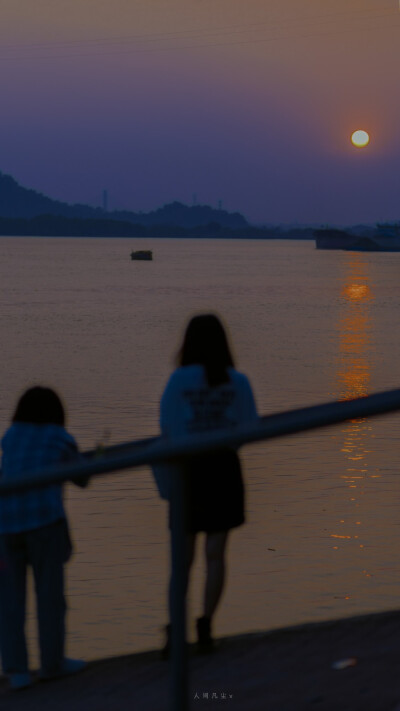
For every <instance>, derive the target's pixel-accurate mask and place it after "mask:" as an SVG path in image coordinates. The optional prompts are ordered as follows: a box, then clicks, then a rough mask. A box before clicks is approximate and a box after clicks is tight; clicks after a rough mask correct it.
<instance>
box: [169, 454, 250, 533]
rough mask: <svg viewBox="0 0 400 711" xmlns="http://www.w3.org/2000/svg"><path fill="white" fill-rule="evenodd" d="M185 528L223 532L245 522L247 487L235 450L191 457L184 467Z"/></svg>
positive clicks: (195, 530)
mask: <svg viewBox="0 0 400 711" xmlns="http://www.w3.org/2000/svg"><path fill="white" fill-rule="evenodd" d="M183 481H184V498H185V529H186V531H187V532H188V533H198V532H200V531H205V532H207V533H219V532H222V531H228V530H229V529H231V528H237V527H238V526H241V525H242V524H243V523H244V520H245V516H244V486H243V477H242V470H241V466H240V460H239V457H238V455H237V453H236V452H234V451H233V450H224V451H221V452H213V453H210V454H205V455H201V456H198V457H193V458H190V459H188V460H187V461H186V463H185V465H184V472H183Z"/></svg>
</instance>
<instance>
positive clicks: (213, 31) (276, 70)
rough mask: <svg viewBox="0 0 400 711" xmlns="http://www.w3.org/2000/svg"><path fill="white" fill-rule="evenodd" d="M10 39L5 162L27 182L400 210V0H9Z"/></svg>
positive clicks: (130, 193)
mask: <svg viewBox="0 0 400 711" xmlns="http://www.w3.org/2000/svg"><path fill="white" fill-rule="evenodd" d="M0 39H1V48H0V72H1V113H0V136H1V153H0V155H1V158H0V170H1V171H2V172H4V173H9V174H11V175H13V176H14V177H15V178H16V179H17V180H18V181H19V182H20V183H21V184H23V185H25V186H27V187H32V188H34V189H36V190H39V191H41V192H44V193H46V194H47V195H49V196H50V197H53V198H57V199H61V200H66V201H68V202H86V203H89V204H92V205H100V204H101V200H102V191H103V189H104V188H107V189H108V191H109V207H110V208H111V209H113V208H116V209H119V208H126V209H131V210H143V211H148V210H151V209H153V208H156V207H159V206H161V205H162V204H164V203H166V202H170V201H172V200H180V201H182V202H186V203H189V204H190V203H191V202H192V200H193V195H196V196H197V202H198V203H207V204H211V205H215V206H217V203H218V201H219V200H222V204H223V207H225V208H226V209H228V210H238V211H240V212H242V213H243V214H244V215H245V216H246V217H247V218H248V219H249V220H250V221H251V222H257V223H277V222H279V223H293V222H299V223H331V224H332V223H336V224H350V223H353V224H354V223H357V222H375V221H378V220H379V221H382V220H400V131H399V129H400V10H399V2H398V0H336V1H335V2H329V1H328V0H323V1H321V0H68V1H67V0H35V2H33V1H32V0H18V2H16V0H3V2H2V3H1V6H0ZM356 129H364V130H366V131H368V133H369V134H370V138H371V140H370V143H369V145H368V146H367V147H366V148H364V149H360V148H355V147H354V146H353V145H352V144H351V141H350V137H351V134H352V132H353V131H355V130H356Z"/></svg>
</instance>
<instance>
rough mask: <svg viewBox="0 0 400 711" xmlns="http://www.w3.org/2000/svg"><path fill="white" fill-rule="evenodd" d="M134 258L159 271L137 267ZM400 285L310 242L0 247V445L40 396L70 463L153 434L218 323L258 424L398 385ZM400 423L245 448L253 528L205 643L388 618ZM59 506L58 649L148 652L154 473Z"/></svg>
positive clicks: (398, 263) (159, 577)
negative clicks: (168, 395) (59, 413)
mask: <svg viewBox="0 0 400 711" xmlns="http://www.w3.org/2000/svg"><path fill="white" fill-rule="evenodd" d="M144 247H145V248H150V249H153V254H154V261H153V262H132V261H131V260H130V256H129V255H130V251H131V250H132V249H135V248H137V249H140V248H144ZM399 271H400V255H398V254H362V253H359V254H357V253H346V252H339V251H337V252H335V251H332V252H328V251H317V250H315V249H314V243H313V242H294V241H248V242H247V241H242V240H235V241H229V240H224V241H223V240H221V241H210V240H187V241H183V240H169V239H168V240H153V241H150V240H149V241H147V240H146V241H140V240H122V239H113V240H111V239H98V240H95V239H60V238H59V239H25V238H24V239H22V238H14V239H9V238H1V239H0V299H1V306H0V329H1V334H0V335H1V344H2V346H1V348H2V375H1V392H2V397H1V399H0V426H1V431H4V429H5V428H6V427H7V425H8V421H9V418H10V415H11V412H12V410H13V407H14V405H15V401H16V398H17V397H18V395H19V394H20V392H21V391H22V390H23V389H24V388H26V387H27V386H29V385H31V384H32V383H38V382H40V383H47V384H49V385H51V386H53V387H55V388H56V389H57V390H58V391H59V392H60V393H61V394H62V395H63V396H64V399H65V401H66V404H67V408H68V414H69V429H70V431H71V432H72V433H73V434H74V435H75V437H76V438H77V440H78V441H79V443H80V445H81V447H82V448H83V449H87V448H92V447H94V446H95V445H96V444H98V443H99V442H104V443H106V444H114V443H117V442H122V441H125V440H130V439H136V438H142V437H146V436H149V435H153V434H155V433H157V431H158V403H159V398H160V395H161V393H162V390H163V387H164V384H165V381H166V379H167V377H168V375H169V373H170V371H171V369H172V367H173V356H174V353H175V352H176V350H177V347H178V346H179V343H180V338H181V335H182V330H183V327H184V325H185V323H186V321H187V319H188V317H189V316H191V315H192V314H193V313H195V312H200V311H204V310H207V311H209V310H212V311H217V312H219V313H220V314H221V315H222V316H223V318H224V319H225V321H226V323H227V324H228V325H229V327H230V331H231V337H232V341H233V344H234V351H235V355H236V359H237V363H238V367H239V368H240V369H241V370H243V371H244V372H246V373H247V374H248V375H249V377H250V379H251V381H252V384H253V387H254V390H255V394H256V398H257V404H258V408H259V411H260V413H263V414H266V413H272V412H275V411H278V410H285V409H288V408H291V407H298V406H303V405H308V404H310V405H311V404H316V403H319V402H324V401H327V400H330V399H338V398H344V397H353V396H356V395H361V394H366V393H370V392H373V391H377V390H380V389H386V388H390V387H399V386H400V373H399V372H398V370H399V367H398V363H399V354H400V329H399V328H398V313H399V307H400V281H399ZM399 422H400V420H399V416H398V415H389V416H385V417H382V418H379V419H378V418H377V419H370V420H368V421H367V420H355V421H352V422H349V423H346V424H343V425H340V426H336V427H335V428H326V429H321V430H317V431H315V432H313V433H311V434H304V435H301V436H292V437H287V438H284V439H282V440H276V441H274V442H269V443H265V444H259V445H256V446H254V445H252V446H249V447H247V448H246V449H245V450H244V451H243V461H244V468H245V476H246V482H247V519H248V522H247V524H246V526H244V527H242V528H241V529H239V530H237V531H235V532H234V533H233V534H232V536H231V540H230V548H229V552H230V555H229V584H228V588H227V591H226V593H225V597H224V600H223V604H222V605H221V608H220V611H219V612H218V616H217V619H216V632H217V634H221V635H222V634H230V633H235V632H242V631H247V630H249V629H259V628H272V627H278V626H282V625H289V624H295V623H300V622H305V621H309V620H321V619H326V618H335V617H340V616H344V615H351V614H356V613H362V612H366V611H372V610H374V611H375V610H376V611H377V610H385V609H389V608H394V607H397V604H398V596H399V591H400V562H399V558H400V528H399V503H400V477H399V434H398V433H399ZM66 500H67V507H68V512H69V519H70V523H71V527H72V531H73V536H74V539H75V545H76V552H75V556H74V558H73V560H72V562H71V563H70V565H69V567H68V593H69V606H70V612H69V640H68V646H69V650H68V651H69V653H70V654H75V655H82V656H86V657H87V658H95V657H102V656H110V655H114V654H120V653H127V652H130V651H135V650H139V649H147V648H152V647H154V646H156V645H158V644H160V639H161V637H160V628H161V626H162V625H163V624H164V623H165V621H166V584H167V574H168V536H167V528H166V508H165V504H164V503H163V502H161V501H160V500H159V498H158V496H157V493H156V490H155V486H154V484H153V480H152V476H151V473H150V471H149V470H148V469H142V470H136V471H131V472H127V473H120V474H114V475H110V476H108V477H104V478H102V479H101V480H98V481H96V482H95V483H93V484H92V485H91V486H90V487H89V488H88V489H87V490H80V489H74V488H73V487H68V488H67V490H66ZM202 543H203V542H202V540H201V539H200V541H199V550H198V559H197V565H196V568H195V571H194V577H193V582H192V587H191V591H190V606H191V619H193V617H194V616H195V615H197V613H198V612H199V609H200V604H201V594H200V585H201V579H202V574H203V568H202V556H201V553H202V551H201V546H202ZM29 630H30V635H31V636H35V631H34V628H33V623H32V614H31V616H30V624H29Z"/></svg>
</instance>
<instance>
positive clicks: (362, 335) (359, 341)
mask: <svg viewBox="0 0 400 711" xmlns="http://www.w3.org/2000/svg"><path fill="white" fill-rule="evenodd" d="M345 267H346V269H345V273H344V276H343V282H342V286H341V290H340V298H341V316H340V319H339V324H338V326H339V328H338V330H339V355H338V359H337V370H336V390H337V397H338V399H339V400H350V399H352V398H355V397H365V396H366V395H368V394H369V391H370V380H371V354H372V350H373V347H374V344H373V322H372V317H371V312H370V305H371V302H372V301H373V300H374V298H375V297H374V293H373V288H372V286H371V283H370V273H369V270H370V264H369V260H368V258H366V256H365V255H363V254H354V253H353V254H349V255H348V257H347V261H346V264H345ZM341 431H342V434H343V441H342V445H341V448H340V451H341V452H342V453H343V455H344V457H345V458H346V464H347V466H346V468H345V470H344V473H343V474H341V475H340V478H341V479H342V480H344V482H346V485H347V488H348V489H350V490H351V491H350V492H349V494H351V495H350V497H349V502H350V503H351V507H352V508H351V512H352V513H351V514H350V515H349V516H348V517H347V521H346V523H345V521H344V519H340V521H339V522H338V524H339V530H337V532H335V533H332V534H331V535H330V538H332V539H334V540H335V543H336V545H334V546H333V548H334V550H339V549H340V545H338V543H340V541H343V542H344V541H350V540H351V541H354V543H355V544H356V545H357V547H359V548H363V547H364V545H363V544H362V543H360V540H359V531H360V529H359V527H362V521H360V520H359V519H360V510H359V507H360V501H361V499H362V496H363V494H364V490H365V484H366V481H367V479H368V478H369V477H370V476H373V477H374V478H376V477H378V476H379V474H376V473H375V474H373V475H370V474H369V466H368V455H369V454H370V452H371V451H372V450H371V442H372V437H373V434H372V424H371V421H370V420H368V419H367V418H365V417H364V418H357V419H354V420H350V421H349V422H346V423H345V424H344V425H343V427H342V430H341ZM343 524H345V525H343ZM356 527H357V529H358V532H357V533H356V530H357V529H356ZM344 528H346V530H343V529H344ZM338 539H339V540H338ZM332 543H333V541H332Z"/></svg>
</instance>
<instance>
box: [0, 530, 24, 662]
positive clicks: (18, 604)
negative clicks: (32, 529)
mask: <svg viewBox="0 0 400 711" xmlns="http://www.w3.org/2000/svg"><path fill="white" fill-rule="evenodd" d="M0 563H1V568H0V648H1V657H2V666H3V672H4V673H5V674H24V673H26V672H27V671H28V654H27V649H26V640H25V632H24V626H25V601H26V570H27V555H26V547H25V534H23V533H17V534H9V535H4V536H0Z"/></svg>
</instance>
